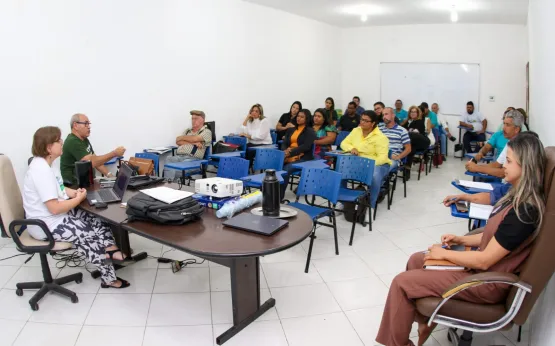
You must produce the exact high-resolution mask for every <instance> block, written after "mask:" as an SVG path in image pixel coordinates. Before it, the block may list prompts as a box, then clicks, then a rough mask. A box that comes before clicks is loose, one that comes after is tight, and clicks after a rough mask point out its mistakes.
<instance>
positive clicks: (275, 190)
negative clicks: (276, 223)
mask: <svg viewBox="0 0 555 346" xmlns="http://www.w3.org/2000/svg"><path fill="white" fill-rule="evenodd" d="M279 195H280V193H279V180H278V178H277V177H276V170H275V169H268V170H266V175H265V176H264V180H263V181H262V215H264V216H279Z"/></svg>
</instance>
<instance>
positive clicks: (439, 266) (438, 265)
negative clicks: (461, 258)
mask: <svg viewBox="0 0 555 346" xmlns="http://www.w3.org/2000/svg"><path fill="white" fill-rule="evenodd" d="M448 250H449V251H476V250H477V248H475V247H470V246H463V245H453V246H451V248H449V249H448ZM422 268H424V269H426V270H446V271H467V270H470V268H467V267H465V266H460V265H458V264H455V263H453V262H451V261H446V260H427V261H425V262H424V266H423V267H422Z"/></svg>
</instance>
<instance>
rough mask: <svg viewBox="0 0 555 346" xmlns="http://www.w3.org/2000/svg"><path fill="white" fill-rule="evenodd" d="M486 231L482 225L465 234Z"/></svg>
mask: <svg viewBox="0 0 555 346" xmlns="http://www.w3.org/2000/svg"><path fill="white" fill-rule="evenodd" d="M481 233H484V227H480V228H476V229H475V230H473V231H470V232H468V233H467V234H465V236H467V235H475V234H481Z"/></svg>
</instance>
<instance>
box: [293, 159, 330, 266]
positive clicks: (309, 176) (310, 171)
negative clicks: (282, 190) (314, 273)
mask: <svg viewBox="0 0 555 346" xmlns="http://www.w3.org/2000/svg"><path fill="white" fill-rule="evenodd" d="M322 182H325V184H323V183H322ZM340 185H341V173H338V172H335V171H332V170H329V169H317V168H305V169H303V170H302V173H301V178H300V180H299V187H298V189H297V194H296V195H297V197H296V198H295V202H293V203H289V205H290V206H292V207H295V208H297V209H300V210H302V211H304V212H305V213H307V214H308V215H309V216H310V218H311V219H312V222H313V226H312V233H310V236H309V237H310V246H309V248H308V256H307V258H306V267H305V270H304V271H305V273H308V268H309V265H310V257H311V255H312V246H313V245H314V239H315V238H316V225H322V226H327V227H331V228H333V236H334V238H335V254H336V255H339V245H338V243H337V224H336V222H335V221H336V220H335V211H334V209H335V205H336V204H337V200H338V198H339V187H340ZM308 195H312V196H319V197H322V198H324V199H326V200H327V201H328V208H323V207H317V206H313V205H307V204H303V203H300V202H299V198H300V197H301V196H308ZM326 216H329V217H331V220H332V224H329V223H325V222H321V221H318V220H319V219H320V218H322V217H326Z"/></svg>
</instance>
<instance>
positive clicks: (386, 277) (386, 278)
mask: <svg viewBox="0 0 555 346" xmlns="http://www.w3.org/2000/svg"><path fill="white" fill-rule="evenodd" d="M396 276H397V274H382V275H378V277H379V278H380V280H382V282H383V283H384V284H385V285H386V286H387V287H390V286H391V281H393V279H394V278H395V277H396Z"/></svg>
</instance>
